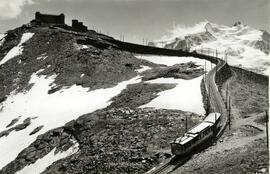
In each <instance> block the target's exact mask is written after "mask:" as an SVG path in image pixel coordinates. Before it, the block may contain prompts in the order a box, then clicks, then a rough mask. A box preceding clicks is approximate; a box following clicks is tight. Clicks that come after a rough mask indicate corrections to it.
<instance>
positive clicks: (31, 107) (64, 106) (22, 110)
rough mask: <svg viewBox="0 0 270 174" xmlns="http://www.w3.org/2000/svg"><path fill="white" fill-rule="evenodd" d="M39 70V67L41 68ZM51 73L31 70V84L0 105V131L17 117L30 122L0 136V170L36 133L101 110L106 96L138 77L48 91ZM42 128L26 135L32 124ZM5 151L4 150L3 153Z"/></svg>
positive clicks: (107, 100)
mask: <svg viewBox="0 0 270 174" xmlns="http://www.w3.org/2000/svg"><path fill="white" fill-rule="evenodd" d="M41 71H42V70H41ZM55 77H56V76H55V75H54V76H50V77H47V78H46V76H44V75H41V76H38V75H37V73H34V74H33V75H32V76H31V79H30V82H29V83H31V84H34V85H33V87H32V88H31V89H30V90H29V91H28V92H26V93H15V92H14V93H12V94H11V95H10V96H8V98H7V100H6V101H5V102H3V103H2V104H0V106H1V105H2V110H1V111H0V120H1V122H0V132H1V131H3V130H6V127H5V126H6V125H8V124H9V123H10V121H11V120H12V119H14V118H17V117H18V116H20V115H21V116H22V118H21V120H24V119H26V118H28V117H37V118H36V119H34V120H33V119H32V120H31V121H32V122H31V124H30V125H29V126H28V127H27V128H25V129H23V130H21V131H18V132H15V131H12V132H11V133H10V134H9V135H8V136H7V137H2V138H0V169H1V168H2V167H4V166H5V165H7V164H8V163H10V162H11V161H12V160H14V159H15V158H16V156H17V155H18V154H19V152H21V151H22V150H23V149H24V148H26V147H28V146H29V145H30V144H31V143H32V142H33V141H34V140H35V139H36V137H37V136H38V135H40V134H43V133H45V132H46V131H48V130H51V129H54V128H56V127H60V126H63V125H64V124H65V123H67V122H68V121H70V120H72V119H76V118H78V117H79V116H81V115H83V114H86V113H91V112H93V111H95V110H97V109H102V108H105V107H107V106H108V105H110V104H111V101H110V99H111V98H112V97H114V96H117V95H118V94H120V93H121V91H122V90H124V89H125V88H126V86H127V85H128V84H134V83H139V82H140V81H141V77H140V76H136V77H134V78H132V79H130V80H127V81H123V82H120V83H118V85H116V86H114V87H112V88H105V89H97V90H93V91H90V90H89V88H83V87H81V86H76V85H73V86H71V87H69V88H68V89H62V90H60V91H57V92H55V93H52V94H48V90H50V88H51V86H50V84H53V82H54V79H55ZM40 125H44V127H43V128H42V129H41V130H40V131H39V132H37V133H36V134H34V135H31V136H29V133H30V132H32V131H33V130H34V129H35V128H36V127H38V126H40ZM7 152H8V153H7Z"/></svg>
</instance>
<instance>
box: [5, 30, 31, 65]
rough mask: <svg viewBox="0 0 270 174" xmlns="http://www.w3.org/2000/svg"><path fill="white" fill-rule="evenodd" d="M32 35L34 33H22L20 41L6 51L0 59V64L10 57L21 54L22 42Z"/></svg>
mask: <svg viewBox="0 0 270 174" xmlns="http://www.w3.org/2000/svg"><path fill="white" fill-rule="evenodd" d="M33 35H34V33H24V34H23V35H22V38H21V41H20V43H19V44H18V45H17V46H15V47H13V48H12V49H11V50H10V51H9V52H8V53H7V55H6V56H5V57H4V58H3V59H2V60H1V61H0V65H2V64H4V63H6V62H7V61H9V60H10V59H12V58H14V57H16V56H18V55H21V54H22V52H23V46H22V44H23V43H25V42H26V41H28V40H29V39H30V38H31V37H32V36H33Z"/></svg>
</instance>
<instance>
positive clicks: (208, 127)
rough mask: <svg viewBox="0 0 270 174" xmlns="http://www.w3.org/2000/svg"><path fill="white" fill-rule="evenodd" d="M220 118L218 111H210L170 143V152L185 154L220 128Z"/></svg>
mask: <svg viewBox="0 0 270 174" xmlns="http://www.w3.org/2000/svg"><path fill="white" fill-rule="evenodd" d="M220 119H221V114H220V113H217V112H214V113H210V114H209V115H208V116H206V117H205V118H204V120H203V121H202V122H201V123H200V124H198V125H196V126H194V127H193V128H191V129H189V130H188V132H186V133H185V134H184V135H183V136H182V137H179V138H177V139H176V140H175V141H173V142H172V143H170V144H171V151H172V154H174V155H177V156H182V155H186V154H188V153H190V152H191V151H192V150H193V149H194V148H196V147H198V146H200V145H201V144H203V143H204V142H206V141H208V140H210V139H211V138H213V137H214V136H215V135H216V134H217V132H218V130H219V129H220Z"/></svg>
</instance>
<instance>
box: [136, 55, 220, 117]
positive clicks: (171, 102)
mask: <svg viewBox="0 0 270 174" xmlns="http://www.w3.org/2000/svg"><path fill="white" fill-rule="evenodd" d="M137 58H140V59H144V60H148V61H150V62H153V63H156V64H164V65H167V66H172V65H175V64H180V63H187V62H190V61H192V62H194V63H195V64H196V65H200V66H203V67H205V66H206V71H210V70H211V69H212V68H214V67H215V64H212V63H211V62H209V61H206V60H203V59H198V58H195V57H176V56H137ZM201 80H202V76H200V77H197V78H194V79H191V80H183V79H174V78H158V79H155V80H150V81H147V83H173V84H177V86H176V87H175V88H173V89H169V90H166V91H162V92H160V93H158V97H157V98H155V99H153V100H152V101H150V102H149V103H147V104H145V105H142V106H140V107H142V108H144V107H153V108H156V109H178V110H183V111H190V112H195V113H197V114H201V115H203V114H205V110H204V107H203V99H202V93H201V86H200V85H201Z"/></svg>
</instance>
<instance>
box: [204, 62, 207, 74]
mask: <svg viewBox="0 0 270 174" xmlns="http://www.w3.org/2000/svg"><path fill="white" fill-rule="evenodd" d="M204 66H205V73H206V69H207V68H206V60H204Z"/></svg>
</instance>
